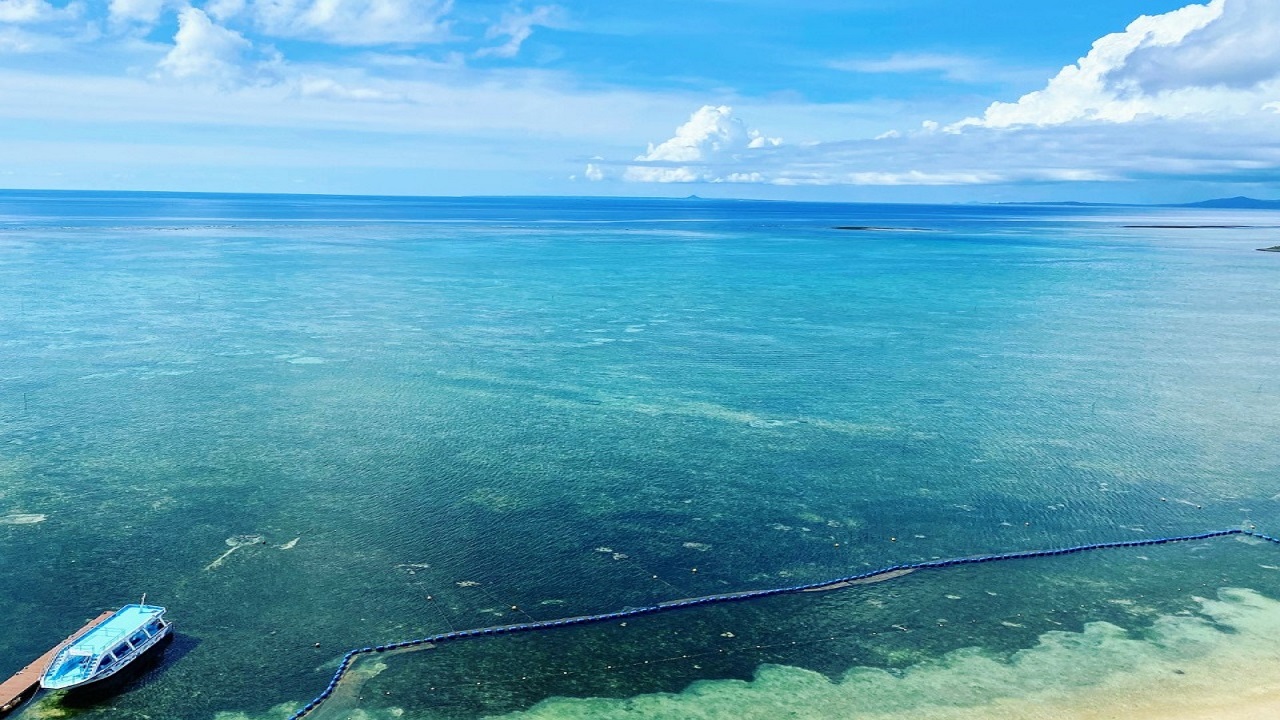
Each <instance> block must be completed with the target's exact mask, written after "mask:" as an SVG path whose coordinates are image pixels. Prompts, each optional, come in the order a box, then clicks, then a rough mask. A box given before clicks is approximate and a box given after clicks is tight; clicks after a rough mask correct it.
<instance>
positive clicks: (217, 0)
mask: <svg viewBox="0 0 1280 720" xmlns="http://www.w3.org/2000/svg"><path fill="white" fill-rule="evenodd" d="M245 7H246V5H245V0H209V2H207V3H205V4H204V12H205V14H206V15H208V16H209V17H211V18H215V19H217V20H219V21H221V22H226V21H227V20H230V19H231V18H234V17H236V16H238V15H240V14H241V13H243V12H244V11H245Z"/></svg>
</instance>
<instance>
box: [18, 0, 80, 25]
mask: <svg viewBox="0 0 1280 720" xmlns="http://www.w3.org/2000/svg"><path fill="white" fill-rule="evenodd" d="M83 10H84V5H83V4H81V3H78V2H73V3H71V4H69V5H67V6H66V7H63V8H58V7H54V6H53V5H51V4H50V3H49V2H48V1H47V0H0V23H13V24H15V25H27V24H34V23H45V22H52V21H55V20H64V19H69V18H74V17H76V16H78V15H80V13H81V12H83Z"/></svg>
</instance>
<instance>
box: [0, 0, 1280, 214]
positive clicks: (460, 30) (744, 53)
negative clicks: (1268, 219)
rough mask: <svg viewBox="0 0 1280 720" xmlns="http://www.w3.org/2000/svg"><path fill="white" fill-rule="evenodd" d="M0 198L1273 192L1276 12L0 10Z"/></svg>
mask: <svg viewBox="0 0 1280 720" xmlns="http://www.w3.org/2000/svg"><path fill="white" fill-rule="evenodd" d="M0 123H2V125H0V127H3V135H2V138H3V143H0V187H24V188H85V189H150V190H199V191H244V192H308V193H329V192H334V193H368V194H424V195H451V194H564V195H595V194H600V195H673V196H683V195H689V194H698V195H703V196H720V197H763V198H790V199H829V200H853V201H857V200H870V201H885V200H888V201H928V202H933V201H959V202H964V201H974V200H1043V199H1076V200H1104V201H1153V202H1162V201H1178V200H1193V199H1201V198H1203V197H1210V196H1219V195H1237V194H1247V195H1254V196H1265V197H1277V196H1280V2H1276V0H1206V2H1203V3H1186V2H1165V1H1164V0H1109V1H1106V2H1103V1H1101V0H1073V1H1072V2H1023V3H1013V2H1008V0H963V1H960V0H952V1H951V2H942V1H941V0H894V1H893V2H889V1H888V0H881V1H878V2H871V1H869V0H787V1H786V2H783V1H782V0H683V1H682V2H676V1H675V0H647V1H646V2H644V3H627V2H606V1H604V0H594V1H593V2H586V1H585V0H568V1H564V2H536V1H535V2H527V1H526V2H512V1H511V0H500V1H494V0H453V1H452V2H450V1H449V0H71V1H68V0H0Z"/></svg>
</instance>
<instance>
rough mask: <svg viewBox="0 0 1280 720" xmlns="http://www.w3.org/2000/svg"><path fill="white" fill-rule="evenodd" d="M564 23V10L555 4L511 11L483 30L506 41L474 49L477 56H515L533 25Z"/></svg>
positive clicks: (548, 25)
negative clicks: (525, 10)
mask: <svg viewBox="0 0 1280 720" xmlns="http://www.w3.org/2000/svg"><path fill="white" fill-rule="evenodd" d="M563 23H564V10H563V9H562V8H560V7H558V6H555V5H540V6H538V7H536V8H534V9H533V10H531V11H529V12H520V11H511V12H507V13H505V14H504V15H503V16H502V19H501V20H500V21H498V22H497V23H496V24H495V25H493V26H491V27H490V28H489V29H488V31H486V32H485V37H486V38H488V39H490V40H493V39H496V38H501V37H505V38H507V41H506V42H505V43H503V44H501V45H498V46H497V47H489V48H482V49H480V50H478V51H476V56H477V57H501V58H510V57H515V56H516V55H517V54H518V53H519V52H520V46H521V45H523V44H524V41H525V40H528V39H529V36H530V35H532V34H533V29H534V28H535V27H539V26H541V27H551V28H554V27H560V26H561V25H562V24H563Z"/></svg>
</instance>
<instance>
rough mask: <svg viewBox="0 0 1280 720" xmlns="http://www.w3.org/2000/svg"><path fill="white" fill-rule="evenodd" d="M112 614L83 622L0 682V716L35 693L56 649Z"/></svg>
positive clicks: (66, 644)
mask: <svg viewBox="0 0 1280 720" xmlns="http://www.w3.org/2000/svg"><path fill="white" fill-rule="evenodd" d="M113 614H114V613H113V612H112V611H110V610H108V611H107V612H104V613H102V614H101V615H99V616H98V617H96V618H94V619H92V620H90V621H89V622H87V623H85V625H84V627H82V628H80V629H79V630H77V631H75V632H74V633H72V634H71V635H70V636H69V637H68V638H67V639H66V640H63V641H62V642H60V643H58V644H57V645H56V646H55V647H54V648H53V649H52V650H50V651H49V652H47V653H45V654H44V655H41V656H40V657H39V658H37V659H36V660H35V661H33V662H32V663H31V664H30V665H27V666H26V667H24V668H22V669H21V670H19V671H18V672H17V673H16V674H14V676H13V677H11V678H9V679H8V680H5V681H4V682H0V716H3V715H5V714H7V713H9V712H10V711H11V710H13V709H14V708H16V707H18V706H19V705H21V704H22V703H24V702H26V701H27V700H30V699H31V697H32V696H33V695H35V694H36V691H37V690H39V689H40V676H41V675H42V674H44V671H45V668H47V667H49V663H50V662H51V661H52V660H53V656H54V655H57V654H58V651H60V650H62V648H64V647H66V646H68V645H70V644H71V643H73V642H75V641H76V640H79V639H80V638H81V637H83V636H84V635H85V633H87V632H89V631H90V630H92V629H94V628H95V627H97V626H98V625H99V624H100V623H101V622H102V621H103V620H106V619H107V618H109V617H111V616H112V615H113ZM0 677H2V676H0Z"/></svg>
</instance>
